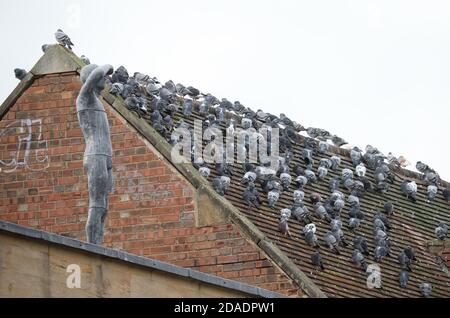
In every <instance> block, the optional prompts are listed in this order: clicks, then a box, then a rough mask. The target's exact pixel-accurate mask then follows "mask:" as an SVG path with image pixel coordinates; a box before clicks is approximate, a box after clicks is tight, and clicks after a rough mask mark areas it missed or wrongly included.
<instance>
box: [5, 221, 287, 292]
mask: <svg viewBox="0 0 450 318" xmlns="http://www.w3.org/2000/svg"><path fill="white" fill-rule="evenodd" d="M0 231H3V232H7V233H13V234H17V235H20V236H24V237H28V238H33V239H39V240H43V241H46V242H49V243H52V244H56V245H59V246H64V247H68V248H73V249H77V250H80V251H83V252H88V253H90V254H95V255H99V256H105V257H108V258H111V259H116V260H120V261H123V262H127V263H131V264H134V265H139V266H141V267H145V268H148V269H152V270H158V271H161V272H165V273H168V274H172V275H176V276H180V277H185V278H190V279H193V280H196V281H199V282H203V283H206V284H209V285H214V286H219V287H221V288H227V289H231V290H235V291H238V292H242V293H245V294H248V295H250V296H253V297H265V298H285V297H286V296H285V295H283V294H280V293H276V292H273V291H270V290H266V289H263V288H259V287H256V286H252V285H248V284H244V283H240V282H237V281H234V280H230V279H224V278H221V277H218V276H214V275H211V274H206V273H202V272H199V271H195V270H192V269H189V268H183V267H180V266H176V265H172V264H169V263H164V262H161V261H158V260H154V259H150V258H147V257H142V256H138V255H134V254H131V253H127V252H124V251H119V250H116V249H112V248H107V247H103V246H100V245H96V244H91V243H87V242H82V241H79V240H76V239H73V238H70V237H66V236H62V235H58V234H54V233H48V232H44V231H39V230H35V229H31V228H27V227H23V226H21V225H17V224H15V223H10V222H6V221H0Z"/></svg>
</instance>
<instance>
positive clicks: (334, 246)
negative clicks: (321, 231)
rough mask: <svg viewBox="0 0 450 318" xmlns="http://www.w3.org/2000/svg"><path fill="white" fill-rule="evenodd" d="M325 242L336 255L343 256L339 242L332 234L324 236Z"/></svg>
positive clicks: (327, 233)
mask: <svg viewBox="0 0 450 318" xmlns="http://www.w3.org/2000/svg"><path fill="white" fill-rule="evenodd" d="M324 241H325V242H326V243H327V245H328V247H329V248H330V249H331V250H333V251H334V252H335V253H336V254H338V255H339V254H341V253H340V251H339V247H338V241H337V240H336V237H335V236H334V235H333V234H332V233H331V232H330V231H328V232H326V233H325V235H324Z"/></svg>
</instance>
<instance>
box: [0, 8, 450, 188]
mask: <svg viewBox="0 0 450 318" xmlns="http://www.w3.org/2000/svg"><path fill="white" fill-rule="evenodd" d="M58 28H61V29H63V30H64V32H65V33H67V34H68V35H69V36H70V38H71V39H72V42H74V44H75V47H74V52H75V53H76V54H78V55H82V54H84V55H86V56H87V57H89V59H90V60H91V62H93V63H96V64H111V65H113V66H114V67H115V68H117V67H118V66H120V65H124V66H125V67H126V68H127V69H128V71H129V73H130V74H133V73H134V72H135V71H139V72H142V73H146V74H148V75H151V76H156V77H157V78H158V79H159V80H160V81H162V82H165V81H167V80H169V79H171V80H173V81H174V82H176V83H178V82H179V83H182V84H184V85H186V86H189V85H192V86H194V87H197V88H199V89H200V90H201V91H202V92H205V93H212V94H213V95H215V96H216V97H218V98H222V97H226V98H228V99H229V100H232V101H235V100H239V101H240V102H241V103H242V104H244V105H245V106H249V107H251V108H252V109H254V110H257V109H262V110H264V111H266V112H271V113H273V114H276V115H278V114H279V113H285V114H286V115H288V116H289V117H290V118H291V119H293V120H295V121H297V122H299V123H301V124H302V125H303V126H305V127H320V128H324V129H326V130H328V131H330V132H331V133H334V134H337V135H339V136H341V137H343V138H344V139H346V140H347V141H348V142H349V143H350V144H351V145H357V146H360V147H365V146H366V145H367V144H371V145H373V146H376V147H377V148H378V149H380V150H381V151H382V152H384V153H386V154H387V153H388V152H389V151H392V152H393V153H394V154H395V155H397V156H399V155H404V156H405V157H406V158H408V159H409V161H410V162H412V163H413V165H415V162H416V161H418V160H420V161H423V162H425V163H427V164H429V165H430V166H431V167H432V168H434V169H436V170H437V172H438V173H439V174H440V175H441V177H442V178H443V179H445V180H450V165H449V164H448V159H449V158H450V143H449V137H450V125H449V121H450V110H449V109H450V107H449V106H450V105H449V104H450V89H449V88H450V2H449V1H434V0H428V1H415V0H405V1H396V0H389V1H382V0H376V1H363V0H357V1H345V0H328V1H325V0H316V1H299V0H293V1H290V0H283V1H280V0H278V1H276V0H267V1H264V0H246V1H237V0H214V1H197V0H190V1H183V0H171V1H153V0H151V1H148V0H146V1H137V0H130V1H111V0H110V1H99V0H97V1H64V0H63V1H61V0H54V1H50V0H40V1H30V0H29V1H25V0H15V1H1V2H0V30H1V31H0V34H1V39H2V47H3V48H2V53H1V54H2V59H1V60H0V74H2V76H1V83H2V85H0V102H3V100H4V99H5V98H6V97H7V96H8V95H9V94H10V93H11V91H12V90H13V89H14V87H15V86H16V85H17V83H18V81H17V80H16V79H15V77H14V73H13V69H14V68H16V67H20V68H25V69H26V70H29V69H31V68H32V66H33V65H34V64H35V63H36V62H37V60H38V59H39V57H40V56H41V55H42V54H43V53H42V51H41V45H42V44H45V43H54V42H55V39H54V32H55V31H56V29H58ZM409 168H410V169H413V167H409Z"/></svg>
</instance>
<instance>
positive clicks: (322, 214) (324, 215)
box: [314, 202, 331, 222]
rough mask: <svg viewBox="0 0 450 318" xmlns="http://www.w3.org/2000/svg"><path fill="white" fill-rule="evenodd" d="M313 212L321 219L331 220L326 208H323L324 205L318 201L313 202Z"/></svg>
mask: <svg viewBox="0 0 450 318" xmlns="http://www.w3.org/2000/svg"><path fill="white" fill-rule="evenodd" d="M314 212H315V213H316V215H317V216H318V217H319V219H321V220H326V221H327V222H330V221H331V218H330V216H329V215H328V212H327V209H325V207H324V205H323V204H322V203H320V202H317V203H316V204H314Z"/></svg>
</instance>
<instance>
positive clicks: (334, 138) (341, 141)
mask: <svg viewBox="0 0 450 318" xmlns="http://www.w3.org/2000/svg"><path fill="white" fill-rule="evenodd" d="M331 141H332V142H333V144H335V145H336V146H338V147H341V146H343V145H346V144H348V142H346V141H345V140H344V139H342V138H341V137H339V136H336V135H334V136H332V137H331Z"/></svg>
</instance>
